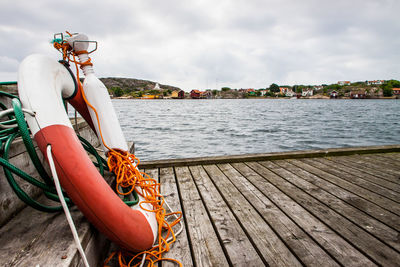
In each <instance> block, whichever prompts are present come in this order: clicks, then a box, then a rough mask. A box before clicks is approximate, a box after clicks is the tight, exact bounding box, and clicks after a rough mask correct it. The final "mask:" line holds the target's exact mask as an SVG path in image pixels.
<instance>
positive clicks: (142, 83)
mask: <svg viewBox="0 0 400 267" xmlns="http://www.w3.org/2000/svg"><path fill="white" fill-rule="evenodd" d="M100 80H101V81H102V82H103V83H104V85H105V86H106V87H107V89H109V90H110V89H111V88H113V87H119V88H121V89H122V90H124V91H145V90H153V89H154V86H155V85H156V83H155V82H152V81H146V80H139V79H133V78H115V77H110V78H100ZM160 88H161V90H171V91H173V90H179V89H180V88H178V87H175V86H171V85H164V84H160Z"/></svg>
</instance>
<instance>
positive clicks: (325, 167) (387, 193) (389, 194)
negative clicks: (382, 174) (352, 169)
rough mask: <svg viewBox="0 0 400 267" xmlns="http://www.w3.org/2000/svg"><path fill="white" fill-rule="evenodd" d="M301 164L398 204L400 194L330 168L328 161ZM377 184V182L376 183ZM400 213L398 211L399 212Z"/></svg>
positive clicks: (332, 167) (309, 161)
mask: <svg viewBox="0 0 400 267" xmlns="http://www.w3.org/2000/svg"><path fill="white" fill-rule="evenodd" d="M301 161H302V162H305V163H307V164H309V165H311V166H314V167H315V168H318V169H320V170H322V171H324V172H327V173H330V174H332V175H335V176H337V177H340V178H342V179H343V180H346V181H348V182H350V183H352V184H355V185H358V186H360V187H362V188H365V189H367V190H370V191H373V192H375V193H376V194H379V195H381V196H382V197H386V198H389V199H391V200H393V201H396V202H397V203H399V202H400V194H399V193H397V192H395V191H393V190H390V189H388V188H385V187H383V186H381V185H380V184H376V183H373V182H371V181H369V180H367V179H365V177H363V178H360V177H358V176H356V175H354V174H353V173H349V172H347V171H346V169H345V168H340V167H341V166H337V165H336V166H332V165H330V164H329V161H328V160H326V159H318V160H317V159H302V160H301ZM377 182H379V181H377ZM399 212H400V210H399Z"/></svg>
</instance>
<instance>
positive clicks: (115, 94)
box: [111, 87, 124, 97]
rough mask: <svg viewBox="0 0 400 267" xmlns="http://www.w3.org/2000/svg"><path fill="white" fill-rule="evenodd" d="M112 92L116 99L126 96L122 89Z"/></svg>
mask: <svg viewBox="0 0 400 267" xmlns="http://www.w3.org/2000/svg"><path fill="white" fill-rule="evenodd" d="M111 92H112V94H113V95H114V96H116V97H120V96H122V95H123V94H124V91H123V90H122V89H121V88H120V87H113V88H111Z"/></svg>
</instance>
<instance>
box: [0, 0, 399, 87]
mask: <svg viewBox="0 0 400 267" xmlns="http://www.w3.org/2000/svg"><path fill="white" fill-rule="evenodd" d="M398 10H400V2H399V1H397V0H363V1H362V0H352V1H345V0H336V1H330V0H319V1H317V0H304V1H295V0H279V1H278V0H267V1H263V0H247V1H244V0H236V1H227V0H226V1H217V2H215V1H210V0H202V1H200V0H199V1H178V0H172V1H155V0H148V1H138V0H134V1H128V0H123V1H94V0H92V1H85V2H82V1H68V3H64V2H57V1H50V0H38V1H18V0H14V1H9V0H3V2H2V6H1V10H0V37H1V40H2V42H0V64H1V66H0V80H13V79H16V69H17V65H18V64H19V63H20V62H21V61H22V59H23V58H24V57H26V56H27V55H29V54H31V53H44V54H49V55H50V56H53V57H55V58H57V57H58V56H59V54H57V52H56V51H55V50H54V49H53V48H52V47H51V45H50V43H49V42H50V40H51V39H52V36H53V34H54V33H56V32H60V31H64V30H70V31H72V32H74V31H75V32H82V33H86V34H88V36H89V37H90V38H91V39H93V40H97V41H98V42H99V49H98V51H97V52H96V53H95V54H93V55H92V57H93V62H94V63H95V68H96V72H97V74H98V75H99V76H100V77H110V76H123V77H135V78H140V79H151V80H154V81H158V82H160V83H165V84H171V85H176V86H179V87H181V88H183V89H185V90H190V89H192V88H205V87H216V86H218V87H221V86H230V87H234V88H246V87H255V88H260V87H265V86H268V85H269V84H271V83H272V82H276V83H279V84H294V83H297V84H299V83H303V84H320V83H332V82H336V81H338V80H352V81H356V80H366V79H390V78H397V79H398V78H399V77H398V76H399V69H400V68H399V67H400V66H399V63H398V62H400V54H399V52H398V50H399V49H398V47H399V44H400V37H398V34H397V33H398V32H399V31H400V22H399V21H398V18H397V11H398Z"/></svg>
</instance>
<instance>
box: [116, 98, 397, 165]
mask: <svg viewBox="0 0 400 267" xmlns="http://www.w3.org/2000/svg"><path fill="white" fill-rule="evenodd" d="M113 105H114V107H115V109H116V112H117V114H118V117H119V120H120V123H121V127H122V130H123V132H124V134H125V136H126V139H127V140H129V141H133V142H134V143H135V150H136V155H137V156H138V157H139V158H140V159H141V160H154V159H170V158H187V157H204V156H218V155H237V154H245V153H268V152H278V151H293V150H306V149H325V148H338V147H354V146H372V145H389V144H400V120H399V119H400V117H399V115H398V114H399V112H400V101H399V100H336V99H335V100H328V99H326V100H322V99H312V100H311V99H309V100H308V99H213V100H129V99H126V100H125V99H124V100H122V99H114V100H113Z"/></svg>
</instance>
